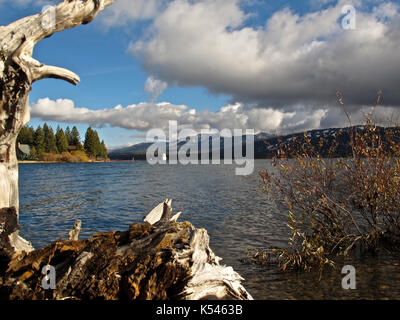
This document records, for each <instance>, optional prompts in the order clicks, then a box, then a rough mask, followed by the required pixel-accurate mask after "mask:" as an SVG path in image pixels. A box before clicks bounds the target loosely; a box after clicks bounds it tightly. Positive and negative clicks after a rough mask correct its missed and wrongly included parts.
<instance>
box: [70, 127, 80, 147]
mask: <svg viewBox="0 0 400 320" xmlns="http://www.w3.org/2000/svg"><path fill="white" fill-rule="evenodd" d="M69 145H70V146H76V148H77V149H78V150H83V146H82V142H81V136H80V134H79V131H78V128H77V127H76V126H74V127H73V128H72V132H71V142H70V143H69Z"/></svg>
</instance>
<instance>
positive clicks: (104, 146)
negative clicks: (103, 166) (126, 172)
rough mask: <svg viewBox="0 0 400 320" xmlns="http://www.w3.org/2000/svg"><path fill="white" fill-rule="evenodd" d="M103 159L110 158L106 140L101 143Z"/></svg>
mask: <svg viewBox="0 0 400 320" xmlns="http://www.w3.org/2000/svg"><path fill="white" fill-rule="evenodd" d="M100 156H101V157H103V158H105V159H107V157H108V152H107V147H106V144H105V143H104V140H102V141H101V155H100Z"/></svg>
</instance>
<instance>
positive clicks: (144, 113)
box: [31, 98, 398, 133]
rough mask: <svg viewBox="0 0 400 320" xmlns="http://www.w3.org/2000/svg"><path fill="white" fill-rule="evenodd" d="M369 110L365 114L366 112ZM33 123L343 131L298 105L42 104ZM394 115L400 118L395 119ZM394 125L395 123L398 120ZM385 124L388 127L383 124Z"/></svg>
mask: <svg viewBox="0 0 400 320" xmlns="http://www.w3.org/2000/svg"><path fill="white" fill-rule="evenodd" d="M365 111H367V109H366V110H365ZM393 114H394V115H396V109H395V108H383V107H379V108H377V110H376V117H377V118H379V119H381V120H384V121H386V120H387V119H388V118H393ZM31 115H32V118H37V119H40V120H43V121H55V122H65V123H84V124H89V125H91V126H97V127H103V126H111V127H120V128H124V129H130V130H138V131H147V130H150V129H154V128H161V129H164V130H166V129H167V128H168V121H169V120H175V121H177V122H178V124H179V127H180V128H181V129H183V128H190V129H194V130H197V131H200V130H201V129H218V130H222V129H255V131H256V132H277V133H287V132H299V131H303V130H308V129H314V128H323V127H342V126H345V125H347V124H348V123H347V120H346V118H345V116H344V114H343V113H341V112H340V110H338V109H337V110H335V109H329V108H328V107H322V108H314V109H312V108H307V107H305V106H304V105H301V104H298V105H294V106H291V107H290V108H289V107H288V108H286V110H285V108H282V109H279V110H278V109H274V108H249V107H246V106H244V105H242V104H239V103H237V104H234V105H228V106H225V107H223V108H221V109H220V110H219V111H217V112H211V111H201V112H196V111H195V110H194V109H190V108H189V107H188V106H185V105H173V104H170V103H166V102H163V103H147V102H144V103H139V104H134V105H129V106H127V107H122V106H121V105H118V106H116V107H115V108H112V109H102V110H91V109H88V108H79V107H76V106H75V104H74V102H73V101H72V100H69V99H58V100H56V101H54V100H51V99H49V98H45V99H40V100H38V101H37V102H36V103H34V104H32V107H31ZM397 115H398V114H397ZM353 120H354V124H361V123H363V120H364V119H363V116H362V113H360V112H359V113H356V114H355V115H354V117H353ZM397 120H398V119H397ZM386 123H387V122H386Z"/></svg>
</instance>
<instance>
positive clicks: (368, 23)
mask: <svg viewBox="0 0 400 320" xmlns="http://www.w3.org/2000/svg"><path fill="white" fill-rule="evenodd" d="M59 2H60V1H46V0H35V1H33V0H0V25H7V24H9V23H11V22H13V21H15V20H17V19H20V18H22V17H25V16H27V15H32V14H36V13H40V12H41V11H42V8H43V6H44V5H47V4H57V3H59ZM349 5H351V6H353V7H354V9H355V11H354V15H353V12H352V11H349V10H348V9H346V8H345V7H346V6H349ZM399 8H400V1H398V0H396V1H394V0H393V1H381V0H364V1H360V0H332V1H331V0H304V1H298V0H292V1H282V0H274V1H272V0H135V1H132V0H116V1H115V3H114V4H113V5H112V6H110V7H107V8H106V9H105V10H104V11H103V12H101V13H100V14H99V16H98V17H97V18H96V19H95V20H94V21H93V22H92V23H90V24H88V25H85V26H80V27H78V28H75V29H71V30H67V31H63V32H60V33H57V34H54V35H53V36H52V37H50V38H48V39H45V40H42V41H41V42H39V43H38V44H37V45H36V47H35V50H34V55H33V56H34V58H35V59H37V60H39V61H40V62H42V63H45V64H49V65H56V66H59V67H63V68H67V69H69V70H72V71H74V72H75V73H77V74H78V75H79V76H80V77H81V82H80V83H79V84H78V86H77V87H74V86H72V85H70V84H68V83H66V82H63V81H60V80H53V79H51V80H50V79H48V80H41V81H38V82H36V83H34V85H33V88H32V92H31V95H30V106H31V122H30V125H33V126H35V127H36V126H37V125H39V124H43V123H44V122H47V123H48V124H50V125H52V126H53V127H54V128H55V127H57V125H60V126H61V127H63V128H65V127H66V126H67V125H69V126H73V125H76V126H77V127H78V129H79V130H80V132H81V136H82V137H83V136H84V133H85V131H86V129H87V127H88V126H89V125H90V126H92V127H95V128H96V129H97V130H98V132H99V135H100V137H101V138H102V139H104V140H105V142H106V144H107V146H108V147H116V146H124V145H129V144H133V143H138V142H141V141H144V140H145V137H146V133H147V132H148V130H150V129H154V128H160V129H164V130H166V129H167V128H168V121H169V120H175V121H177V122H178V125H179V128H191V129H195V130H201V129H218V130H222V129H254V130H255V131H256V132H268V133H278V134H284V133H293V132H300V131H305V130H309V129H319V128H329V127H343V126H346V125H348V124H349V123H348V120H347V118H346V116H345V114H344V112H343V110H341V108H340V106H339V104H338V103H337V99H336V90H340V91H341V92H342V94H343V96H344V101H345V103H346V108H347V110H348V111H349V112H350V113H351V115H352V124H358V123H362V122H363V114H364V113H366V112H369V111H370V110H371V106H372V105H374V102H375V101H376V94H377V91H378V90H379V89H381V90H383V105H382V106H380V107H378V108H376V109H375V117H376V118H377V119H378V120H379V121H380V122H382V123H389V122H391V121H396V120H397V117H398V110H400V109H399V107H400V90H399V83H400V54H399V53H400V10H399ZM344 9H346V10H344ZM349 27H350V28H349Z"/></svg>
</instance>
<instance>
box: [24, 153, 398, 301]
mask: <svg viewBox="0 0 400 320" xmlns="http://www.w3.org/2000/svg"><path fill="white" fill-rule="evenodd" d="M268 167H269V168H270V161H268V160H259V161H256V171H255V173H254V174H253V175H252V176H246V177H241V176H236V175H235V171H234V170H235V167H234V166H230V165H199V166H194V165H189V166H182V165H159V166H150V165H148V164H147V163H146V162H142V161H137V162H132V163H128V162H125V163H83V164H21V165H20V166H19V168H20V211H21V214H20V223H21V234H22V236H23V237H24V238H26V239H28V240H30V241H31V242H32V243H33V245H34V246H35V247H36V248H38V247H41V246H44V245H45V244H47V243H48V242H49V241H53V240H56V239H58V238H65V237H67V234H68V231H69V230H70V229H71V228H72V226H73V223H74V221H75V220H77V219H80V220H82V225H83V230H82V232H81V238H86V237H91V236H92V234H93V232H98V231H109V230H126V229H127V228H128V226H129V224H131V223H133V222H140V221H141V220H142V219H143V217H144V216H145V215H146V214H147V213H148V212H149V211H150V210H151V209H152V208H153V207H154V206H156V205H157V204H158V203H160V202H161V201H162V200H163V199H166V198H172V199H174V202H173V210H174V212H178V211H182V212H183V215H182V216H181V219H183V220H188V221H190V222H192V223H193V224H194V225H195V226H196V227H201V228H206V229H207V230H208V232H209V234H210V237H211V248H212V249H213V250H214V251H215V253H216V254H217V255H219V256H221V257H222V258H223V259H224V260H223V262H224V263H225V264H228V265H231V266H233V267H234V269H235V270H236V271H238V272H239V273H240V274H241V275H242V276H243V277H244V278H245V279H246V280H245V282H244V285H245V287H246V288H247V289H248V291H249V292H250V293H251V294H252V295H253V296H254V298H256V299H345V298H367V299H382V298H400V266H399V264H400V257H399V255H398V254H389V253H386V252H383V253H381V254H379V255H367V256H363V257H362V258H359V259H355V260H354V261H339V262H338V264H337V265H338V267H337V269H336V270H328V271H327V272H325V273H324V274H323V277H322V280H321V281H319V274H317V273H315V272H311V273H303V272H299V273H296V272H288V273H280V272H277V270H276V268H274V267H273V266H270V267H268V268H266V267H260V266H257V265H252V264H246V263H243V262H241V261H240V260H241V259H242V258H244V257H245V255H246V254H245V251H246V249H250V248H263V247H268V246H271V245H272V246H280V247H282V246H286V243H287V236H288V231H287V228H286V219H287V218H286V212H280V211H279V210H277V208H276V206H275V205H274V203H273V202H272V201H271V200H270V199H269V198H268V197H267V196H266V195H265V194H264V193H262V192H261V190H260V188H259V187H260V179H259V177H258V175H257V170H260V169H264V168H268ZM345 264H353V265H354V266H355V267H356V269H357V280H358V281H357V289H356V290H352V291H345V290H343V289H342V287H341V278H342V275H341V273H340V272H341V267H342V266H343V265H345Z"/></svg>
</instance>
